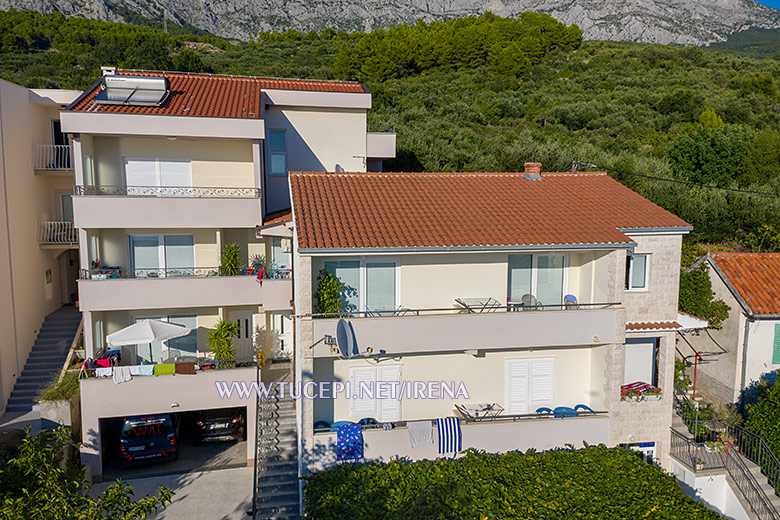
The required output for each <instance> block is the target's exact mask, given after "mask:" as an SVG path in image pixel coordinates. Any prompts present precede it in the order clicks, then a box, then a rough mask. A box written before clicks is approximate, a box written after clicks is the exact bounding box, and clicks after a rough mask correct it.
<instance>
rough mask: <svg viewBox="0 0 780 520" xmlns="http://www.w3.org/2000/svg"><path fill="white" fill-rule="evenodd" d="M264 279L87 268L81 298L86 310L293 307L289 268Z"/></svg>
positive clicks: (212, 271) (207, 271) (213, 272)
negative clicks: (255, 306) (291, 303)
mask: <svg viewBox="0 0 780 520" xmlns="http://www.w3.org/2000/svg"><path fill="white" fill-rule="evenodd" d="M275 276H277V277H276V278H271V279H263V280H262V284H261V283H260V281H259V280H258V279H257V277H256V276H255V275H253V274H247V275H238V276H220V274H219V268H217V267H213V268H202V267H198V268H178V269H140V270H139V269H135V270H133V271H131V272H128V271H125V270H122V269H112V268H103V269H94V270H92V271H87V270H82V271H81V273H80V278H81V279H80V280H79V299H80V307H81V310H82V311H113V310H137V309H149V308H184V307H222V306H235V305H262V306H263V308H264V310H267V311H274V310H289V309H290V300H292V276H291V275H290V273H289V271H285V272H279V273H277V274H275Z"/></svg>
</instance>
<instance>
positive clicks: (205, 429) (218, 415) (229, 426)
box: [195, 408, 246, 444]
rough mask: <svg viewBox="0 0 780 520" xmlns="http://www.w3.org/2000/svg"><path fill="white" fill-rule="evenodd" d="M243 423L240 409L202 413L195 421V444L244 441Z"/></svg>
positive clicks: (244, 430) (244, 429)
mask: <svg viewBox="0 0 780 520" xmlns="http://www.w3.org/2000/svg"><path fill="white" fill-rule="evenodd" d="M245 422H246V421H245V419H244V412H243V410H242V409H241V408H225V409H222V410H205V411H202V412H200V413H198V419H197V420H196V421H195V444H200V443H201V442H209V441H237V440H246V437H245V435H246V428H245Z"/></svg>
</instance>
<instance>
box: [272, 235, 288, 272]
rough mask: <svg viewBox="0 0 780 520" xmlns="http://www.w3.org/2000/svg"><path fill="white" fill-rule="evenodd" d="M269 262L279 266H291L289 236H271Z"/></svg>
mask: <svg viewBox="0 0 780 520" xmlns="http://www.w3.org/2000/svg"><path fill="white" fill-rule="evenodd" d="M271 262H273V263H274V264H276V266H277V267H279V268H281V267H282V266H284V267H285V268H287V269H289V268H290V267H291V266H292V255H291V254H290V239H289V238H281V237H271Z"/></svg>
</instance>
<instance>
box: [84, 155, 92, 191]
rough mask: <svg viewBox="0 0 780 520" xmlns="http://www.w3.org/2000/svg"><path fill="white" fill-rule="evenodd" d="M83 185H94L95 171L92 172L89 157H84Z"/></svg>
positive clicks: (90, 158)
mask: <svg viewBox="0 0 780 520" xmlns="http://www.w3.org/2000/svg"><path fill="white" fill-rule="evenodd" d="M84 185H85V186H94V185H95V171H94V166H93V164H92V156H91V155H85V156H84Z"/></svg>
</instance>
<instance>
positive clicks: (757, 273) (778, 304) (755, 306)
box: [709, 252, 780, 314]
mask: <svg viewBox="0 0 780 520" xmlns="http://www.w3.org/2000/svg"><path fill="white" fill-rule="evenodd" d="M709 256H710V259H711V261H712V262H713V263H714V265H715V268H716V269H717V270H718V271H719V272H720V274H721V276H723V277H725V278H726V280H727V282H728V283H729V284H730V285H731V286H732V288H733V290H735V291H736V292H737V293H738V296H739V297H740V298H742V300H743V301H744V303H745V304H746V305H747V307H748V309H749V310H750V312H752V313H753V314H780V254H777V253H719V252H718V253H710V255H709Z"/></svg>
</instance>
